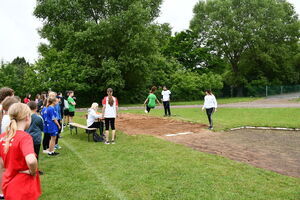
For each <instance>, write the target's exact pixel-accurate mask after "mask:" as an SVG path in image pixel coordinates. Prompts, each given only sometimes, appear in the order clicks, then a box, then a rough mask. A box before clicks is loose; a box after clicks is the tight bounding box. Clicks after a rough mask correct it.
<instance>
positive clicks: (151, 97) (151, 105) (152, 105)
mask: <svg viewBox="0 0 300 200" xmlns="http://www.w3.org/2000/svg"><path fill="white" fill-rule="evenodd" d="M156 89H157V88H156V87H155V86H153V87H152V88H151V90H150V94H149V96H148V97H147V99H146V100H145V102H144V105H146V103H147V101H148V104H147V105H146V109H145V113H149V112H150V110H151V109H152V108H155V106H156V104H155V101H156V102H157V103H158V104H159V105H161V104H160V102H159V100H158V99H157V97H156V96H155V94H154V92H155V91H156Z"/></svg>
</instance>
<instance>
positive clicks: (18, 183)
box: [0, 87, 76, 200]
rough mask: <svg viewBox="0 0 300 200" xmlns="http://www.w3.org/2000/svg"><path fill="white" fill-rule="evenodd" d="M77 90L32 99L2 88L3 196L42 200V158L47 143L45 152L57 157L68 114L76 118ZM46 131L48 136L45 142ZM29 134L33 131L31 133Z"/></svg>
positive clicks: (0, 146)
mask: <svg viewBox="0 0 300 200" xmlns="http://www.w3.org/2000/svg"><path fill="white" fill-rule="evenodd" d="M73 96H74V92H73V91H69V92H67V98H65V99H64V98H63V97H62V94H61V93H59V94H57V93H55V92H49V93H48V94H47V93H43V94H41V95H37V96H36V99H35V101H31V100H30V98H31V95H27V96H26V98H25V99H24V100H23V102H24V103H21V99H20V98H19V97H17V96H15V95H14V90H13V89H11V88H6V87H5V88H1V89H0V124H1V126H0V132H1V135H0V180H2V185H1V186H0V199H4V196H5V199H13V200H18V199H28V200H31V199H32V200H33V199H38V198H39V196H40V194H41V186H40V179H39V175H41V174H43V172H41V171H39V170H38V157H39V152H40V146H41V143H42V142H43V149H44V151H43V152H44V153H47V154H48V155H49V156H55V155H58V154H59V153H57V152H55V148H56V149H59V148H60V147H59V145H58V136H59V133H60V130H61V127H62V123H61V120H62V119H63V117H64V115H63V113H64V114H65V117H66V118H67V121H68V122H69V121H72V119H73V117H74V115H75V113H74V111H75V105H76V103H75V100H74V98H73ZM42 132H44V138H43V141H42ZM28 133H29V134H28Z"/></svg>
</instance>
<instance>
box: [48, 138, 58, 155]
mask: <svg viewBox="0 0 300 200" xmlns="http://www.w3.org/2000/svg"><path fill="white" fill-rule="evenodd" d="M55 141H56V136H51V139H50V143H49V152H54V146H55Z"/></svg>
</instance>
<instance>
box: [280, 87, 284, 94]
mask: <svg viewBox="0 0 300 200" xmlns="http://www.w3.org/2000/svg"><path fill="white" fill-rule="evenodd" d="M282 93H283V86H280V94H282Z"/></svg>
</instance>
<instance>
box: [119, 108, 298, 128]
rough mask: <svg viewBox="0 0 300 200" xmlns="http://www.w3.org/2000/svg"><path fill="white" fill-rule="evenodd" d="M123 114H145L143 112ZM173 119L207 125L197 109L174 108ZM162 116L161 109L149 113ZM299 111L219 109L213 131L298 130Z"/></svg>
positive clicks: (295, 109) (205, 118) (215, 116)
mask: <svg viewBox="0 0 300 200" xmlns="http://www.w3.org/2000/svg"><path fill="white" fill-rule="evenodd" d="M125 112H129V113H137V114H145V113H144V111H143V110H128V111H125ZM171 112H172V115H174V116H173V118H175V119H182V120H187V121H192V122H197V123H205V124H206V123H208V120H207V116H206V113H205V112H202V111H201V109H199V108H176V109H172V110H171ZM149 114H150V115H154V116H163V114H164V111H163V110H162V109H153V110H151V112H150V113H149ZM299 116H300V109H298V108H219V109H218V110H217V112H216V113H214V115H213V120H214V124H215V130H226V129H230V128H234V127H240V126H246V125H247V126H268V127H289V128H300V117H299Z"/></svg>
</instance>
